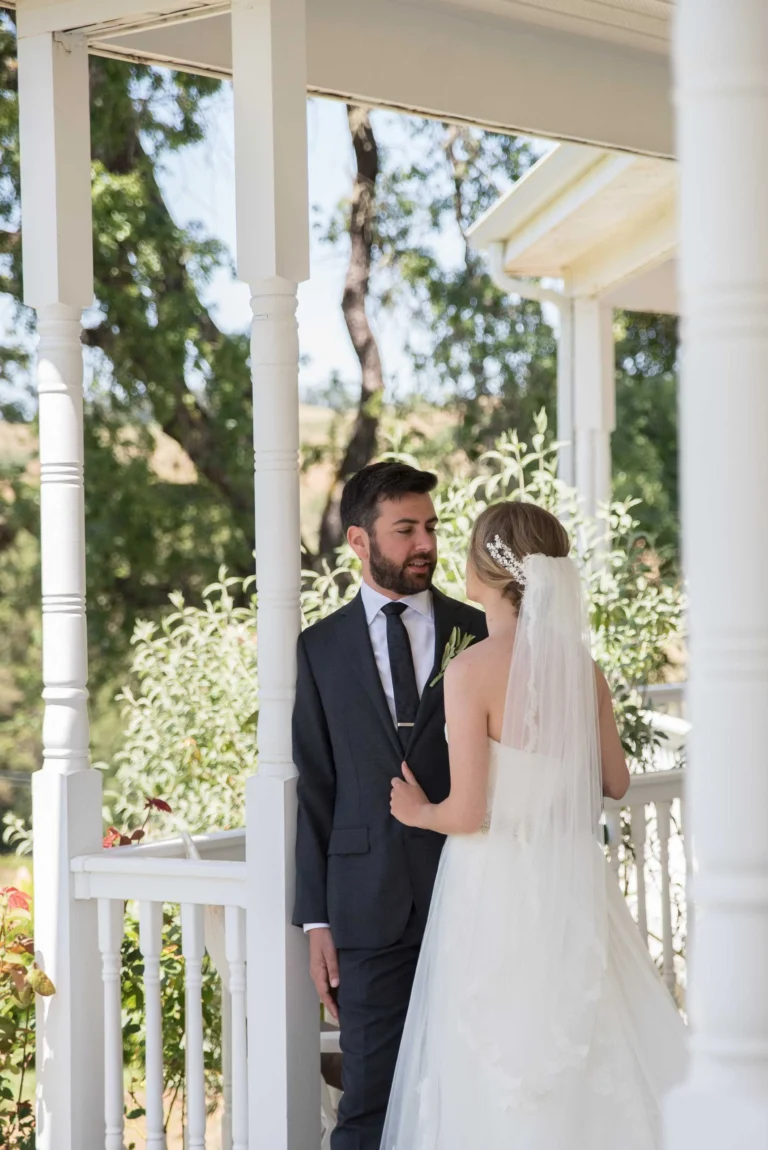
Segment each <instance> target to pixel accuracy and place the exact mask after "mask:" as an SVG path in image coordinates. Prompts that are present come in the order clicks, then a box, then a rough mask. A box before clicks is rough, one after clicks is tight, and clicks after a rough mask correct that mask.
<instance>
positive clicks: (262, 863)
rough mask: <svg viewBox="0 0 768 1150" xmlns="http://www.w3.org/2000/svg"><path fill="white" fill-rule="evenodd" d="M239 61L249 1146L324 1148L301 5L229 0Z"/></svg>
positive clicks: (296, 0) (297, 1) (291, 0)
mask: <svg viewBox="0 0 768 1150" xmlns="http://www.w3.org/2000/svg"><path fill="white" fill-rule="evenodd" d="M232 60H233V87H234V111H235V189H236V197H237V264H238V276H239V278H240V279H241V280H244V281H245V282H246V283H248V284H249V285H250V288H251V295H252V309H253V328H252V339H251V369H252V374H253V423H254V456H255V491H256V582H257V591H258V599H259V615H258V630H259V650H258V661H259V732H258V740H259V772H258V776H257V777H255V778H253V779H250V780H249V782H248V787H247V801H246V824H247V830H246V858H247V865H248V872H249V873H248V892H249V901H248V916H247V956H248V964H247V1005H248V1018H249V1020H250V1024H249V1029H248V1121H249V1132H250V1140H249V1145H253V1146H262V1145H263V1146H269V1148H270V1150H316V1148H317V1143H318V1137H319V1134H318V1131H319V1113H318V1090H319V1075H320V1039H319V1015H318V1008H317V1001H316V998H315V995H314V992H313V989H312V985H311V983H310V980H309V975H308V969H307V965H308V963H307V946H306V940H305V939H304V937H303V936H302V934H301V932H300V931H299V930H297V929H296V928H295V927H292V926H291V925H290V918H291V909H292V905H291V904H292V901H293V893H294V857H293V856H294V840H295V823H296V777H295V776H296V770H295V767H294V765H293V762H292V750H291V710H292V706H293V697H294V688H295V676H296V662H295V660H296V654H295V652H296V639H297V635H298V631H299V589H300V573H301V563H300V551H299V473H298V447H299V427H298V371H299V343H298V333H297V328H296V290H297V284H298V283H299V282H300V281H302V280H305V279H307V278H308V275H309V220H308V201H307V140H306V61H305V15H304V3H303V0H233V3H232ZM233 1011H234V1002H233ZM233 1024H234V1019H233ZM234 1069H235V1068H234V1064H233V1073H234ZM234 1094H235V1089H234V1082H233V1095H234ZM233 1103H234V1107H235V1108H236V1106H237V1101H236V1099H234V1098H233ZM233 1126H234V1113H233ZM234 1137H235V1135H234V1129H233V1138H234Z"/></svg>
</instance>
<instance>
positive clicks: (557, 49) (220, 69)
mask: <svg viewBox="0 0 768 1150" xmlns="http://www.w3.org/2000/svg"><path fill="white" fill-rule="evenodd" d="M17 7H18V12H19V29H20V33H21V34H22V35H32V34H34V33H35V32H40V31H64V30H71V29H74V28H86V29H87V30H88V36H89V40H90V44H91V50H92V51H93V52H96V53H99V54H104V55H110V56H117V57H120V58H124V59H131V60H137V61H142V62H147V63H159V64H168V65H171V66H174V67H180V68H183V69H186V70H189V71H196V72H202V73H204V74H210V75H214V76H221V77H228V76H230V75H231V68H232V57H231V42H230V19H229V14H228V13H229V3H228V2H227V0H18V3H17ZM671 12H672V3H671V0H307V70H308V87H309V90H310V91H311V92H314V93H317V94H321V95H325V96H330V97H336V98H339V99H352V100H356V101H360V102H363V103H367V104H370V105H372V106H381V107H389V108H394V109H398V110H405V111H413V112H417V113H420V114H425V115H432V116H439V117H441V118H445V119H448V120H456V121H461V122H465V121H468V122H472V123H476V124H479V125H482V126H486V127H491V128H498V129H501V130H505V131H519V132H527V133H530V134H532V135H541V136H551V137H554V138H560V139H568V140H579V141H586V142H594V143H597V144H600V145H603V146H607V147H612V148H619V149H626V150H628V151H635V152H644V153H648V154H652V155H661V156H669V155H672V152H673V131H672V108H671V101H670V78H669V61H668V44H669V35H670V16H671Z"/></svg>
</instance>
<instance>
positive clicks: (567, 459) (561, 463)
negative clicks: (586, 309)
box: [557, 293, 576, 487]
mask: <svg viewBox="0 0 768 1150" xmlns="http://www.w3.org/2000/svg"><path fill="white" fill-rule="evenodd" d="M558 312H559V325H558V328H559V330H558V333H557V439H558V442H559V443H562V445H563V446H562V447H561V448H560V450H559V451H558V454H557V474H558V476H559V477H560V479H562V481H563V482H564V483H567V484H568V486H569V487H574V486H575V485H576V453H575V450H574V443H573V436H574V427H573V417H574V410H573V405H574V395H573V389H574V378H573V326H574V325H573V299H572V297H571V296H569V295H568V294H567V293H565V294H564V295H563V298H562V301H561V303H560V306H559V308H558Z"/></svg>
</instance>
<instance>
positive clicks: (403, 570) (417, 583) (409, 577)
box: [369, 536, 437, 595]
mask: <svg viewBox="0 0 768 1150" xmlns="http://www.w3.org/2000/svg"><path fill="white" fill-rule="evenodd" d="M370 544H371V553H370V557H369V563H370V568H371V575H372V576H373V578H374V579H375V580H376V582H377V584H378V585H379V587H383V588H384V590H385V591H394V593H395V594H396V595H417V594H418V593H419V591H426V590H427V589H428V588H429V587H431V586H432V576H433V575H434V573H435V568H436V567H437V559H436V558H435V556H434V555H430V554H429V553H428V552H421V553H420V554H416V555H411V556H409V557H408V559H407V561H406V562H405V563H403V564H402V565H400V564H397V563H393V562H392V561H391V560H390V559H387V557H386V556H385V555H384V554H383V553H382V552H381V550H380V549H379V545H378V543H377V542H376V540H375V538H374V537H373V536H370ZM417 559H419V560H422V561H424V560H426V565H425V566H422V567H419V568H415V567H412V566H411V564H412V563H413V562H414V560H417Z"/></svg>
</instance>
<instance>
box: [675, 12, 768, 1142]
mask: <svg viewBox="0 0 768 1150" xmlns="http://www.w3.org/2000/svg"><path fill="white" fill-rule="evenodd" d="M674 51H675V69H676V83H677V104H678V142H679V156H680V161H681V194H680V207H681V211H680V222H681V245H680V256H681V258H680V283H681V297H682V305H683V307H682V314H683V337H684V341H683V357H682V368H683V370H682V376H681V416H682V426H681V449H682V479H683V543H684V558H685V566H686V570H687V575H688V579H689V583H690V600H689V601H690V607H689V622H690V664H691V665H690V672H689V683H688V695H687V698H688V704H689V706H690V718H691V720H692V723H693V730H692V734H691V744H690V758H691V777H690V791H689V794H690V804H691V824H692V831H693V843H694V850H695V854H696V861H697V866H698V871H697V874H696V876H695V891H696V940H695V950H694V954H693V962H692V965H691V980H690V991H689V1005H690V1018H691V1026H692V1043H691V1045H692V1065H691V1069H690V1074H689V1077H688V1081H687V1083H686V1084H685V1085H684V1086H683V1087H682V1088H681V1089H680V1090H678V1091H677V1092H675V1093H674V1094H673V1096H672V1098H671V1099H670V1100H669V1102H668V1104H667V1108H666V1146H667V1147H668V1148H669V1150H723V1148H724V1147H733V1148H734V1150H736V1148H739V1150H740V1148H741V1147H749V1148H750V1150H764V1148H766V1147H768V982H767V981H766V971H768V834H766V821H767V819H768V769H766V766H767V760H768V594H766V589H767V588H768V538H767V537H766V532H765V522H766V517H767V516H768V507H767V505H766V499H767V498H768V450H767V448H766V445H767V444H768V213H766V187H768V5H766V4H765V0H708V2H707V3H706V4H702V3H700V0H678V3H677V9H676V28H675V49H674ZM723 139H727V140H728V156H727V159H726V160H724V162H723V163H716V164H713V163H712V145H713V141H716V140H723ZM713 445H717V450H718V451H719V452H720V453H721V464H720V466H719V467H718V468H717V474H716V475H714V476H713V472H712V448H713ZM740 796H744V797H746V798H747V801H746V802H744V801H741V800H740Z"/></svg>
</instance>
